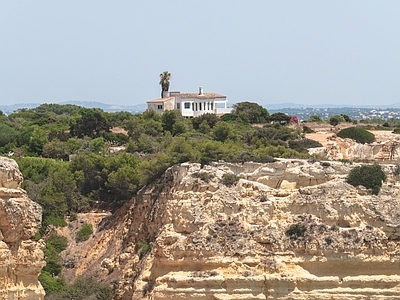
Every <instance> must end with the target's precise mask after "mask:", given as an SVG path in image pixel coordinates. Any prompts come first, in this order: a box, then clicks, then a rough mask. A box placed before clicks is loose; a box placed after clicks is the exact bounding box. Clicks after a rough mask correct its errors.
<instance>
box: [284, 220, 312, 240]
mask: <svg viewBox="0 0 400 300" xmlns="http://www.w3.org/2000/svg"><path fill="white" fill-rule="evenodd" d="M306 230H307V229H306V227H305V226H304V225H303V224H300V223H296V224H292V225H290V227H289V229H288V230H286V235H287V236H288V237H290V238H291V239H297V238H299V237H303V236H304V234H305V233H306Z"/></svg>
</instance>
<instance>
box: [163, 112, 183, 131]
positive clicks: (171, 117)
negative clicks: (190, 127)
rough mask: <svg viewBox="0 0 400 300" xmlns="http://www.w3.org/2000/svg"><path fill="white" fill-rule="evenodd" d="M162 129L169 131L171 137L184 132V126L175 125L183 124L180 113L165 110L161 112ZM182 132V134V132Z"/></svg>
mask: <svg viewBox="0 0 400 300" xmlns="http://www.w3.org/2000/svg"><path fill="white" fill-rule="evenodd" d="M161 119H162V127H163V129H164V130H165V131H169V132H171V133H172V135H177V134H180V133H183V132H184V131H185V129H184V128H185V127H184V125H183V126H182V124H180V125H176V124H178V123H182V122H184V121H185V120H184V118H183V117H182V115H181V113H180V112H179V111H177V110H167V111H165V112H163V114H162V116H161ZM182 131H183V132H182Z"/></svg>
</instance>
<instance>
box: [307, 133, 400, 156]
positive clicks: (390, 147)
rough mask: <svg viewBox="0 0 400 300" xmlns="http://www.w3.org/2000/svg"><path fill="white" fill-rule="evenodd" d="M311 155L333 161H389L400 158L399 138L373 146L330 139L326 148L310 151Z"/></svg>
mask: <svg viewBox="0 0 400 300" xmlns="http://www.w3.org/2000/svg"><path fill="white" fill-rule="evenodd" d="M309 152H310V154H311V155H313V154H317V155H322V156H324V157H326V158H328V159H331V160H340V159H348V160H356V161H388V160H397V159H399V158H400V140H399V137H397V136H396V138H393V137H392V138H390V139H387V140H384V141H380V142H374V143H371V144H360V143H357V142H355V141H354V140H352V139H342V138H339V137H336V136H334V137H330V138H329V141H328V142H327V144H326V146H325V147H320V148H311V149H309Z"/></svg>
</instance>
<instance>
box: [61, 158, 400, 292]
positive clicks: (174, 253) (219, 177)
mask: <svg viewBox="0 0 400 300" xmlns="http://www.w3.org/2000/svg"><path fill="white" fill-rule="evenodd" d="M355 166H357V164H349V163H341V162H318V161H306V160H290V159H288V160H284V159H281V160H279V161H277V162H274V163H268V164H257V163H244V164H229V163H214V164H212V165H209V166H203V167H202V166H201V165H200V164H189V163H184V164H181V165H177V166H174V167H172V168H170V169H168V170H167V172H166V173H165V175H164V177H163V178H162V179H161V180H159V181H158V182H157V183H154V184H153V185H149V186H147V187H145V188H143V189H142V190H141V191H140V192H139V193H138V196H137V197H136V198H135V199H132V201H130V202H127V203H126V204H125V206H124V207H122V208H121V209H120V210H119V211H117V212H116V213H115V214H113V215H112V216H105V217H104V216H103V217H102V218H101V219H98V220H97V223H96V224H94V225H96V226H95V228H96V229H95V232H94V235H93V237H92V238H91V239H90V240H89V241H87V242H85V243H83V244H80V245H79V247H80V248H79V249H80V251H79V252H75V253H72V252H71V251H70V250H68V249H67V250H66V252H65V254H64V255H65V257H64V259H65V260H66V261H68V260H69V259H73V260H74V261H75V264H74V266H72V267H71V268H70V269H68V270H67V271H66V273H65V274H66V275H67V276H68V275H69V276H78V275H82V274H85V275H93V276H96V277H97V278H99V279H101V280H105V281H108V282H114V284H115V286H116V290H117V294H116V297H115V298H116V299H124V300H128V299H129V300H131V299H154V300H155V299H157V300H159V299H203V300H211V299H213V300H215V299H221V300H222V299H282V300H289V299H293V300H294V299H296V300H297V299H315V300H317V299H318V300H321V299H343V300H344V299H346V300H347V299H358V300H360V299H400V212H399V211H398V207H399V206H400V191H399V187H400V185H399V178H398V167H397V166H395V165H384V166H383V169H384V171H385V173H386V174H387V176H388V180H387V181H386V182H385V183H384V185H383V187H382V189H381V191H380V193H379V195H377V196H375V195H371V194H369V193H368V192H367V191H366V190H365V189H364V188H361V187H358V188H356V187H353V186H351V185H349V184H347V183H346V181H345V178H346V176H347V174H348V173H349V171H350V170H351V169H352V168H354V167H355ZM227 174H228V175H227ZM229 178H230V180H228V179H229ZM236 179H238V181H237V182H235V180H236ZM231 183H232V185H230V184H231ZM85 218H87V216H84V215H81V216H80V220H77V221H76V222H82V219H85ZM86 221H87V219H86ZM71 227H72V226H69V228H64V229H63V230H70V228H71ZM71 256H74V257H71Z"/></svg>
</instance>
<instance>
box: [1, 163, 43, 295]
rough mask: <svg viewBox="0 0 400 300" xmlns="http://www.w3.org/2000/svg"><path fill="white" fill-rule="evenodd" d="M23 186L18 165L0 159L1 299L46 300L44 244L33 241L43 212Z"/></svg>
mask: <svg viewBox="0 0 400 300" xmlns="http://www.w3.org/2000/svg"><path fill="white" fill-rule="evenodd" d="M21 182H22V174H21V172H20V171H19V169H18V165H17V163H16V162H15V161H14V160H11V159H8V158H5V157H0V299H10V300H11V299H12V300H14V299H15V300H16V299H18V300H19V299H32V300H39V299H43V298H44V290H43V288H42V286H41V285H40V283H39V282H38V276H39V273H40V270H41V268H42V267H43V266H44V265H45V262H44V257H43V251H42V247H43V244H42V243H36V242H34V241H31V240H30V238H31V237H32V236H33V235H34V234H35V233H36V232H37V231H38V230H39V228H40V225H41V221H42V209H41V207H40V206H39V205H38V204H37V203H35V202H33V201H31V200H30V199H29V198H28V196H27V195H26V192H25V191H24V190H22V189H21V187H20V186H21Z"/></svg>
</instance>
